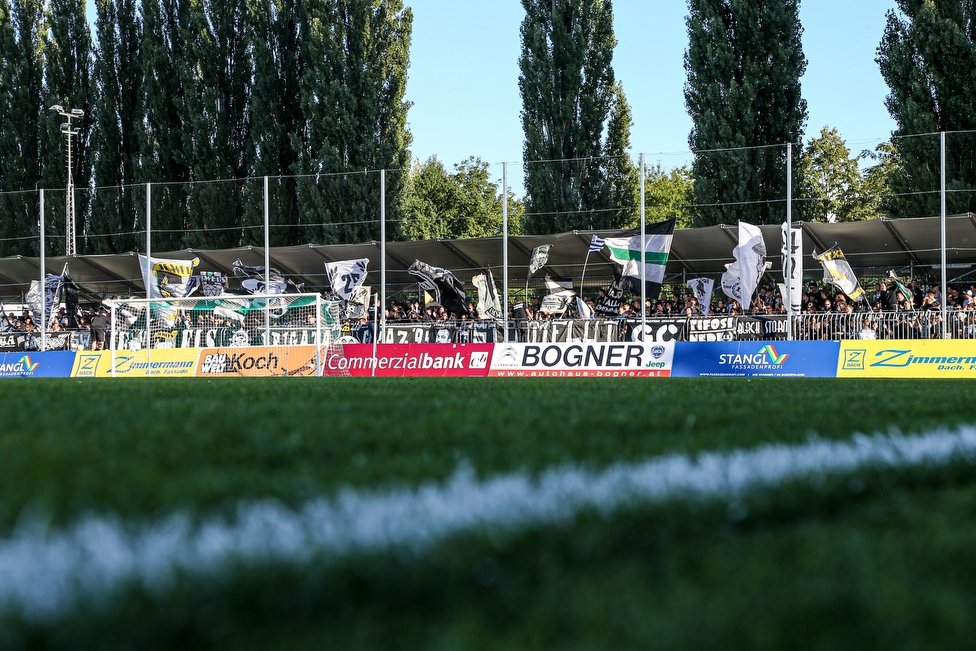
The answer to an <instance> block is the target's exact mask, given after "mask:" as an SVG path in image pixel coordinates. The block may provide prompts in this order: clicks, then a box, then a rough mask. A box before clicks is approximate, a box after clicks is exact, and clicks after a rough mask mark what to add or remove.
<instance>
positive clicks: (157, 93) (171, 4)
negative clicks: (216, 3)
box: [141, 0, 196, 251]
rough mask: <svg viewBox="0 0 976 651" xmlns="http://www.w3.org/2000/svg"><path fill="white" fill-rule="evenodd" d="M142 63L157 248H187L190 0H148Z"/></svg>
mask: <svg viewBox="0 0 976 651" xmlns="http://www.w3.org/2000/svg"><path fill="white" fill-rule="evenodd" d="M141 4H142V11H143V15H142V21H143V39H142V64H143V68H142V69H143V74H142V78H143V88H144V91H145V110H146V120H145V128H144V131H145V140H144V141H143V151H142V163H143V172H144V177H143V180H144V181H150V182H165V184H164V185H155V186H154V187H153V188H152V224H151V226H152V231H153V236H152V237H153V240H152V248H153V250H154V251H165V250H172V249H177V248H181V247H182V246H183V238H184V234H185V233H186V231H187V229H188V228H189V227H190V223H189V220H188V216H187V197H188V190H189V186H188V182H189V181H190V180H191V178H192V177H191V166H192V164H193V158H192V150H193V140H192V132H191V130H190V129H188V126H189V125H190V123H191V116H190V109H189V102H190V98H189V95H190V94H191V93H192V92H194V91H195V90H196V88H195V86H194V85H193V84H192V83H191V82H192V76H191V75H192V74H193V72H194V71H193V70H192V67H191V66H190V65H188V64H189V63H190V61H191V58H190V54H191V53H190V52H189V51H188V48H187V47H186V41H187V32H188V31H190V29H191V14H190V0H142V3H141Z"/></svg>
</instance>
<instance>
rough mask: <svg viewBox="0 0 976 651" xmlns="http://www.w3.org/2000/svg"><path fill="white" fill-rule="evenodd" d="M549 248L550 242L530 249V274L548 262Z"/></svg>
mask: <svg viewBox="0 0 976 651" xmlns="http://www.w3.org/2000/svg"><path fill="white" fill-rule="evenodd" d="M551 248H552V244H543V245H542V246H537V247H535V248H534V249H532V255H531V256H530V257H529V275H530V276H531V275H532V274H534V273H535V272H537V271H538V270H539V269H542V268H543V267H544V266H546V263H547V262H549V249H551Z"/></svg>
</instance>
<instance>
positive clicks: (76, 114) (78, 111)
mask: <svg viewBox="0 0 976 651" xmlns="http://www.w3.org/2000/svg"><path fill="white" fill-rule="evenodd" d="M71 115H72V116H73V117H76V118H81V117H84V116H85V112H84V111H82V110H81V109H71Z"/></svg>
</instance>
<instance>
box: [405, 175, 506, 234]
mask: <svg viewBox="0 0 976 651" xmlns="http://www.w3.org/2000/svg"><path fill="white" fill-rule="evenodd" d="M499 185H500V184H498V183H494V182H492V180H491V177H490V175H489V172H488V163H486V162H484V161H483V160H481V159H480V158H473V157H472V158H468V159H467V160H465V161H463V162H461V163H458V164H456V165H455V166H454V172H453V173H449V172H448V171H447V170H446V169H445V168H444V164H443V163H442V162H441V161H439V160H438V159H437V157H431V158H429V159H428V160H427V161H426V162H425V163H420V162H417V163H414V166H413V169H412V170H411V173H410V187H409V190H408V192H407V193H406V199H405V202H404V216H403V223H402V224H401V228H402V230H403V235H404V237H406V238H407V239H411V240H426V239H460V238H466V237H493V236H495V235H498V234H499V233H501V231H502V194H501V189H500V187H499ZM522 210H523V209H522V205H521V202H518V201H515V200H513V199H512V198H511V197H510V199H509V205H508V214H509V232H510V233H511V234H517V233H519V229H518V227H517V224H518V223H519V220H520V218H521V213H522Z"/></svg>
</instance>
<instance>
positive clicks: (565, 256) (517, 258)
mask: <svg viewBox="0 0 976 651" xmlns="http://www.w3.org/2000/svg"><path fill="white" fill-rule="evenodd" d="M796 225H799V226H801V227H802V229H803V247H804V249H803V251H804V265H803V266H804V275H805V277H806V278H808V279H812V278H820V277H821V275H822V272H821V270H820V267H819V265H818V264H817V263H816V262H815V261H814V260H813V259H812V258H811V254H812V252H813V251H814V249H816V250H818V251H823V250H825V249H828V248H830V247H832V246H834V245H835V244H837V245H838V246H840V248H841V250H843V252H844V254H845V256H846V257H847V259H848V261H849V262H850V263H851V266H852V267H853V268H854V270H855V272H856V273H857V274H858V277H859V278H862V279H873V278H877V277H880V276H882V275H885V274H887V272H888V271H889V270H895V271H896V272H897V273H899V274H901V275H909V274H912V275H915V276H919V275H921V276H923V277H928V278H938V277H939V276H940V273H941V272H940V267H939V265H940V246H939V240H940V227H939V218H938V217H929V218H916V219H898V220H891V219H876V220H870V221H860V222H847V223H839V224H822V223H800V222H797V223H796ZM761 229H762V233H763V238H764V240H765V242H766V249H767V252H768V256H767V259H768V260H769V261H771V262H772V263H773V266H772V269H771V270H770V272H769V273H770V276H771V277H772V278H773V279H774V280H776V281H780V280H782V274H781V272H780V269H781V268H782V264H781V258H780V247H781V235H780V226H779V225H771V226H762V227H761ZM616 232H617V231H572V232H567V233H558V234H555V235H523V236H512V237H509V241H508V264H509V284H510V287H513V288H517V287H521V286H524V284H525V281H526V274H527V271H528V260H529V253H530V252H531V251H532V249H533V248H534V247H536V246H539V245H542V244H552V245H553V247H552V249H551V251H550V256H549V263H548V264H547V265H546V268H545V269H544V270H543V271H539V272H538V273H537V274H536V275H535V276H534V278H535V279H538V280H541V279H542V277H543V276H544V275H545V274H552V275H555V276H563V277H569V278H572V279H574V281H575V284H576V285H577V286H579V283H580V278H581V276H582V275H583V265H584V261H586V262H587V265H586V275H585V277H584V278H583V281H584V284H585V285H586V286H598V285H599V286H602V285H604V284H606V282H607V279H608V278H609V277H610V275H611V269H612V267H611V265H610V262H609V258H608V257H607V255H606V253H605V252H603V251H601V252H600V253H592V254H590V255H589V258H587V251H588V247H589V243H590V238H591V236H592V235H593V234H597V235H600V236H601V237H607V236H613V235H614V234H615V233H616ZM737 237H738V229H737V227H736V226H710V227H707V228H696V229H686V230H678V231H676V232H675V234H674V240H673V244H672V248H671V256H670V258H669V261H668V267H667V278H666V282H668V283H680V282H683V281H684V280H685V279H687V278H694V277H699V276H710V277H714V278H718V277H719V275H720V274H721V273H722V272H723V271H724V270H725V265H726V264H728V263H730V262H732V259H733V258H732V249H733V247H734V246H735V244H736V241H737ZM946 243H947V246H946V258H947V262H948V265H947V266H948V270H949V274H948V275H949V279H950V281H951V280H961V279H965V278H968V279H971V280H976V215H974V214H973V213H968V214H965V215H955V216H952V217H949V218H948V219H947V220H946ZM386 254H387V256H386V257H387V259H386V264H387V286H388V294H389V295H394V294H395V293H396V292H397V291H398V289H406V290H407V291H410V290H411V289H412V288H413V287H416V279H415V278H414V277H413V276H411V275H410V274H408V273H407V272H406V269H407V267H409V266H410V264H411V263H413V262H414V260H422V261H423V262H426V263H428V264H431V265H434V266H436V267H443V268H445V269H449V270H451V271H452V272H454V274H455V275H456V276H457V277H458V278H459V279H461V280H463V281H465V282H466V283H469V282H470V281H471V277H472V276H474V275H475V274H477V273H480V272H481V271H482V270H484V269H486V268H490V269H491V270H492V272H493V273H494V275H495V279H496V281H497V282H498V284H499V285H501V282H502V265H503V256H502V238H501V237H500V236H499V237H488V238H477V239H465V240H427V241H421V242H388V243H387V245H386ZM153 257H159V258H179V259H192V258H194V257H197V258H199V259H200V265H199V267H198V269H199V270H201V271H220V272H224V273H226V274H230V272H231V269H232V267H233V264H234V262H235V261H236V260H240V261H241V262H243V263H244V264H246V265H252V266H261V265H263V264H264V250H263V249H262V248H260V247H251V246H248V247H242V248H235V249H224V250H219V251H204V250H196V249H187V250H180V251H160V252H153ZM270 258H271V266H272V267H275V268H277V269H278V270H280V271H281V272H282V273H284V274H285V276H286V277H288V278H291V279H292V280H294V281H295V282H296V283H305V285H306V289H307V290H309V291H319V290H322V289H324V288H325V287H326V286H327V284H328V280H327V277H326V273H325V266H324V263H326V262H330V261H336V260H350V259H357V258H369V277H368V280H367V283H368V284H371V285H373V286H374V287H375V286H378V285H379V281H380V243H379V242H366V243H362V244H337V245H316V244H309V245H302V246H287V247H275V248H272V249H271V252H270ZM39 262H40V261H39V259H38V258H29V257H23V256H13V257H9V258H2V259H0V295H2V296H3V297H4V300H6V301H7V302H11V301H12V300H19V297H20V296H22V295H23V293H24V292H26V291H27V289H28V287H29V286H30V282H31V280H35V279H38V278H39V277H40V264H39ZM65 264H67V265H68V273H69V275H70V276H71V277H72V279H73V280H74V281H75V282H76V283H78V284H79V285H80V286H81V287H82V289H83V290H85V291H86V293H89V294H92V295H98V296H102V297H104V296H113V295H127V294H135V295H141V294H142V293H143V292H144V291H145V290H144V287H143V282H142V278H141V275H140V272H139V260H138V254H137V253H123V254H111V255H79V256H67V257H66V256H55V257H48V258H47V259H46V267H47V271H48V273H55V274H58V273H61V270H62V269H63V268H64V265H65ZM970 273H972V274H973V275H972V276H970Z"/></svg>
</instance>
